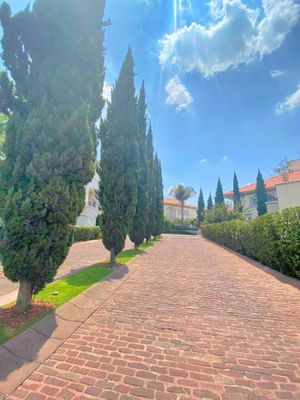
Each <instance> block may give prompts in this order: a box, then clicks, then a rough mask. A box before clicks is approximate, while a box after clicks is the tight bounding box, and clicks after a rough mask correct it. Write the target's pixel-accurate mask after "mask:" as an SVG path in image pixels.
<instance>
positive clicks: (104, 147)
mask: <svg viewBox="0 0 300 400" xmlns="http://www.w3.org/2000/svg"><path fill="white" fill-rule="evenodd" d="M137 138H138V124H137V105H136V98H135V88H134V63H133V57H132V52H131V49H130V48H129V50H128V53H127V55H126V58H125V61H124V63H123V65H122V68H121V72H120V75H119V78H118V80H117V81H116V84H115V86H114V88H113V90H112V95H111V102H110V104H109V106H108V110H107V118H106V121H104V122H103V123H102V124H101V127H100V139H101V160H100V167H99V175H100V184H99V193H98V197H99V200H100V207H101V209H102V235H103V244H104V246H105V248H106V249H107V250H109V251H110V252H111V265H114V264H115V259H116V255H117V254H119V253H120V252H121V251H122V250H123V248H124V246H125V240H126V235H127V233H128V232H129V228H130V226H131V224H132V220H133V217H134V215H135V210H136V204H137V182H138V167H139V150H138V141H137Z"/></svg>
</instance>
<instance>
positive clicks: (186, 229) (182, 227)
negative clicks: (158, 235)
mask: <svg viewBox="0 0 300 400" xmlns="http://www.w3.org/2000/svg"><path fill="white" fill-rule="evenodd" d="M197 230H198V227H197V225H194V224H193V223H192V222H191V223H184V224H182V223H176V222H171V221H170V220H169V219H168V218H166V217H165V219H164V226H163V233H176V234H179V235H180V234H181V235H196V234H197Z"/></svg>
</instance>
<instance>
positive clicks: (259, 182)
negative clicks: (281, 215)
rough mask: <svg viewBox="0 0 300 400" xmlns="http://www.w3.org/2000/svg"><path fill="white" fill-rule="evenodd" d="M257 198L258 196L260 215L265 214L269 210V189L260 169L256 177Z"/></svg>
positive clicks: (258, 211)
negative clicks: (267, 189) (267, 203)
mask: <svg viewBox="0 0 300 400" xmlns="http://www.w3.org/2000/svg"><path fill="white" fill-rule="evenodd" d="M256 198H257V213H258V215H259V216H261V215H264V214H266V213H267V212H268V210H267V205H266V202H267V191H266V187H265V182H264V179H263V177H262V174H261V172H260V170H258V173H257V178H256Z"/></svg>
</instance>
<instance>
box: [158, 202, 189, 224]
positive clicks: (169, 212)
mask: <svg viewBox="0 0 300 400" xmlns="http://www.w3.org/2000/svg"><path fill="white" fill-rule="evenodd" d="M183 214H184V221H186V222H188V221H191V220H192V219H195V218H197V207H196V206H193V205H190V204H185V205H184V209H183ZM164 215H165V217H167V218H168V219H169V220H170V221H171V222H175V221H178V220H181V205H180V202H179V201H178V200H175V199H168V198H166V199H164Z"/></svg>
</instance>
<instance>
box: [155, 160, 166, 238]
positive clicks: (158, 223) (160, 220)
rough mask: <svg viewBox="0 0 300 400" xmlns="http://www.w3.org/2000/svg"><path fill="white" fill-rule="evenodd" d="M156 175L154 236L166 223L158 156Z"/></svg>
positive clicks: (159, 232) (158, 234) (156, 235)
mask: <svg viewBox="0 0 300 400" xmlns="http://www.w3.org/2000/svg"><path fill="white" fill-rule="evenodd" d="M154 175H155V186H156V188H155V224H154V230H153V236H154V237H158V236H160V235H161V234H162V230H163V224H164V188H163V179H162V169H161V163H160V161H159V159H158V157H157V154H156V155H155V158H154Z"/></svg>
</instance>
